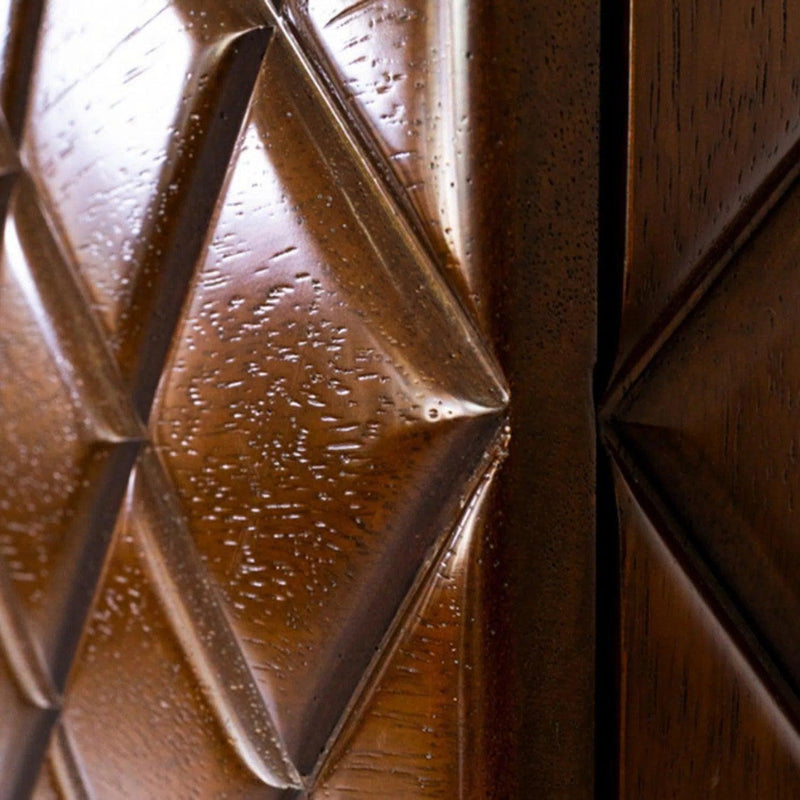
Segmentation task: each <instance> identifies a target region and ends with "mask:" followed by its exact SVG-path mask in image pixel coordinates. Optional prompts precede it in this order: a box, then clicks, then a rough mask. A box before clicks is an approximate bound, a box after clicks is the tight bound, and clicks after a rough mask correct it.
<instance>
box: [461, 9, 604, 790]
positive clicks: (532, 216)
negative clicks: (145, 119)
mask: <svg viewBox="0 0 800 800" xmlns="http://www.w3.org/2000/svg"><path fill="white" fill-rule="evenodd" d="M481 24H482V26H483V29H484V31H485V33H486V36H485V39H484V44H483V47H482V48H480V50H478V51H476V58H480V59H481V60H480V62H479V65H477V66H476V69H481V70H482V72H481V73H480V74H482V76H483V80H482V82H481V83H480V84H479V92H480V94H481V96H482V97H484V98H486V99H487V102H486V105H485V106H484V107H483V110H482V112H481V113H482V114H483V115H484V116H483V117H482V118H483V120H484V126H483V139H482V140H481V145H480V147H479V151H480V152H482V153H484V154H485V160H484V162H483V164H482V165H481V168H480V170H479V172H478V175H477V177H476V180H477V181H478V182H479V186H480V189H481V198H482V199H481V207H482V209H483V210H484V214H485V216H484V219H486V220H490V221H491V223H492V227H491V228H490V229H489V230H491V231H492V233H493V235H492V236H488V237H486V239H484V240H483V242H482V244H481V246H482V247H483V248H485V252H486V253H487V257H491V258H492V260H493V261H492V262H491V263H495V264H497V265H498V267H497V280H496V283H495V284H494V285H495V287H496V288H495V303H496V306H495V307H496V309H497V311H496V314H495V317H494V320H493V328H494V331H495V335H496V337H497V340H498V342H499V352H500V358H501V361H502V364H503V368H504V370H505V373H506V375H507V376H508V379H509V383H510V386H511V396H512V398H513V399H512V401H511V406H510V411H511V430H512V435H511V444H510V449H509V458H508V462H507V467H506V468H505V470H504V472H503V473H502V474H501V476H500V491H499V494H498V496H499V503H498V506H497V510H496V514H497V520H498V528H499V534H498V539H497V541H498V556H497V558H498V560H499V563H500V564H501V565H502V568H501V569H497V568H493V569H490V570H489V573H490V577H491V576H493V579H494V580H495V581H496V582H495V584H494V585H495V588H496V591H497V599H496V600H495V602H498V600H499V599H500V598H502V597H503V596H504V595H505V597H506V598H507V616H506V619H507V620H508V621H507V623H506V626H505V627H503V626H502V625H501V623H502V618H501V623H498V625H497V627H496V630H497V631H498V633H497V635H496V637H494V640H493V642H494V643H493V644H491V643H490V648H491V649H490V653H494V658H495V663H496V664H497V665H498V666H497V670H496V677H495V681H496V683H495V696H496V697H497V698H499V699H500V702H499V704H498V707H497V710H496V712H495V713H496V714H497V725H496V727H495V729H496V730H497V731H502V730H503V728H505V729H506V730H508V731H509V732H510V734H509V738H510V742H509V745H508V747H507V748H506V752H505V753H502V755H501V757H500V763H501V770H500V777H499V778H498V783H497V787H498V788H497V793H496V794H494V795H492V796H493V797H497V798H511V797H514V798H517V797H518V798H525V800H527V799H528V798H532V797H542V798H545V797H559V798H575V800H578V799H579V798H580V799H581V800H583V799H584V798H586V797H588V796H590V795H591V793H592V791H593V789H594V740H593V735H594V690H595V689H594V636H595V631H594V602H595V590H594V585H595V584H594V555H595V504H594V494H595V463H594V408H593V405H594V404H593V400H592V369H593V366H594V362H595V349H596V336H595V324H596V317H595V303H596V270H597V196H598V195H597V191H598V190H597V186H598V183H597V181H598V161H599V152H598V142H597V128H598V113H599V109H598V94H599V93H598V62H599V38H600V17H599V7H598V5H597V4H596V3H593V2H583V0H581V1H580V2H572V3H570V4H569V6H568V7H567V6H565V5H564V4H563V3H561V2H550V0H545V1H544V2H535V3H531V2H529V0H514V2H509V3H506V4H504V6H503V9H502V11H499V10H498V7H495V6H493V5H491V4H486V7H485V8H484V12H483V15H482V18H481ZM488 98H494V102H493V107H492V105H490V103H489V101H488ZM515 762H516V763H515ZM509 778H511V779H513V780H516V781H517V785H516V786H515V787H514V788H513V789H512V788H508V789H504V788H503V786H504V781H508V780H509Z"/></svg>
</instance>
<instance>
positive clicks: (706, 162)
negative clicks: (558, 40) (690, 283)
mask: <svg viewBox="0 0 800 800" xmlns="http://www.w3.org/2000/svg"><path fill="white" fill-rule="evenodd" d="M798 35H800V4H798V3H796V2H793V1H792V0H785V1H784V2H767V3H763V2H762V3H756V2H749V1H748V2H722V1H721V0H712V2H697V0H675V1H674V2H671V3H663V2H659V0H644V2H635V3H632V4H631V37H632V39H631V63H630V86H631V94H630V103H631V109H630V120H631V127H630V152H629V175H628V197H627V209H628V219H627V227H628V231H627V254H626V271H625V284H624V298H623V303H624V308H623V315H622V336H621V346H620V354H619V355H620V360H622V359H624V357H625V356H627V355H628V354H629V353H630V351H631V349H632V348H633V347H634V346H635V345H636V346H640V347H641V346H644V345H646V344H647V342H646V341H643V340H642V337H643V336H644V335H645V334H646V333H647V330H648V328H650V326H652V325H653V324H654V323H656V320H657V318H658V316H659V315H660V314H661V313H662V312H664V311H665V310H666V311H667V314H668V315H670V314H671V312H674V311H675V308H674V307H673V308H671V309H668V308H667V307H668V305H669V304H670V302H671V301H677V302H678V303H680V302H682V299H685V298H681V297H679V295H678V293H679V290H680V287H681V286H682V285H683V284H684V283H685V282H686V281H687V279H689V277H690V275H691V273H692V271H693V270H695V269H696V268H698V267H699V268H700V269H701V270H702V269H703V268H705V267H708V266H710V265H712V264H713V263H714V262H716V261H717V260H718V259H719V258H720V257H721V256H722V255H723V253H724V251H725V248H726V247H727V246H728V245H729V244H730V243H731V242H732V241H733V239H734V238H735V236H736V235H737V234H738V233H739V232H740V231H741V230H742V229H743V228H744V227H745V226H746V224H747V222H748V220H749V219H750V217H751V216H752V215H753V214H754V213H757V212H758V211H759V210H760V207H761V206H762V203H763V201H764V200H765V199H766V198H767V197H768V196H769V192H770V190H771V187H772V186H773V184H774V183H775V182H776V181H778V180H779V179H780V177H781V176H782V175H783V174H785V173H786V172H787V171H788V170H790V169H793V168H794V166H795V164H796V155H793V154H792V153H793V151H792V148H793V146H794V145H795V143H796V142H797V139H798V132H800V113H798V108H799V107H800V106H799V105H798V100H799V99H800V55H798V53H797V51H796V49H795V48H794V47H793V42H795V41H796V40H797V37H798ZM783 159H786V160H785V161H783ZM663 322H664V320H661V322H660V323H659V325H660V324H663ZM656 333H657V332H656Z"/></svg>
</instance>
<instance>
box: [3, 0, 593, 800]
mask: <svg viewBox="0 0 800 800" xmlns="http://www.w3.org/2000/svg"><path fill="white" fill-rule="evenodd" d="M0 16H2V18H3V19H5V20H8V25H7V32H6V36H5V37H4V40H3V45H2V48H0V60H1V61H2V64H3V75H2V80H0V106H1V107H2V109H3V112H4V116H5V117H6V120H7V124H6V121H5V120H4V121H2V123H0V151H1V154H0V155H1V157H0V172H1V173H2V175H1V176H0V190H2V192H1V194H0V197H1V198H2V201H3V204H2V207H3V241H2V252H0V312H2V318H0V381H2V383H0V448H2V462H0V547H1V548H2V551H1V552H0V555H2V562H0V654H2V656H1V657H0V704H1V705H0V797H2V798H3V800H5V798H6V797H8V798H13V800H16V798H22V797H29V796H33V797H36V798H51V797H70V798H72V797H79V798H95V797H96V798H103V800H105V799H106V798H111V799H112V800H113V798H115V797H120V798H122V797H125V798H131V797H132V798H139V797H141V798H146V797H201V798H205V797H208V798H212V797H213V798H217V797H235V798H239V797H242V798H246V797H263V798H277V797H281V798H295V797H302V798H322V797H326V798H327V797H332V798H333V797H342V798H344V797H347V798H350V797H363V798H373V797H387V798H406V797H408V798H414V797H420V798H423V797H430V798H434V797H448V798H449V797H458V798H476V799H477V798H498V800H500V799H502V800H505V798H512V797H520V798H529V797H531V796H536V797H550V796H558V797H574V798H583V797H586V796H587V795H588V794H590V793H591V791H592V788H593V782H594V754H593V746H594V743H593V712H594V672H593V668H594V665H593V653H594V617H593V605H594V582H593V573H594V516H595V510H594V477H595V476H594V450H593V442H594V418H593V401H592V396H591V381H592V365H593V363H594V359H595V311H596V308H595V306H596V303H595V270H596V258H597V243H596V242H597V203H596V195H597V165H598V140H597V124H598V88H597V71H598V46H599V39H598V37H599V27H598V26H599V8H598V6H597V4H596V3H595V2H590V1H589V0H587V1H586V2H580V3H578V4H575V5H574V6H573V7H572V9H571V10H570V11H569V13H566V14H565V13H564V9H563V6H562V5H561V4H558V3H553V2H546V3H537V4H530V3H527V2H522V0H509V2H506V3H504V4H503V6H502V8H500V7H494V6H490V5H489V4H479V3H469V4H464V3H460V2H457V0H452V2H441V3H440V2H433V0H415V1H414V2H413V3H402V4H401V3H393V2H385V3H384V2H359V3H355V4H349V3H340V2H335V0H330V2H327V1H326V2H318V0H308V2H302V1H301V0H297V1H296V2H295V1H294V0H293V1H292V2H285V3H283V4H275V5H274V6H273V4H271V3H264V2H261V0H258V2H256V1H255V0H252V1H251V0H241V1H239V0H237V1H236V2H230V3H221V4H220V3H213V2H207V0H191V1H190V0H178V1H177V2H173V3H164V2H161V1H160V0H144V1H143V2H141V1H140V0H124V1H123V2H121V3H118V4H117V5H116V6H115V8H114V10H113V13H108V14H102V13H98V12H97V8H96V7H95V5H94V4H93V3H92V2H88V0H74V1H73V0H70V2H64V0H41V2H39V1H38V0H37V2H27V1H21V2H17V1H16V0H9V2H5V3H0ZM7 129H8V130H7ZM508 384H511V388H512V392H513V393H514V395H515V398H516V399H515V400H514V401H512V404H511V405H509V397H508ZM509 430H510V431H511V433H510V439H509Z"/></svg>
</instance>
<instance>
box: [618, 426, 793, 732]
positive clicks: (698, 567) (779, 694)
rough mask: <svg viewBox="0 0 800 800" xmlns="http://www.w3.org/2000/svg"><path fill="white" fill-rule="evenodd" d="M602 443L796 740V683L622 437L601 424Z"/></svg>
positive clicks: (619, 433) (622, 435)
mask: <svg viewBox="0 0 800 800" xmlns="http://www.w3.org/2000/svg"><path fill="white" fill-rule="evenodd" d="M603 440H604V443H605V445H606V447H607V449H608V450H609V452H610V454H611V456H612V460H613V462H614V464H615V465H616V467H617V468H618V470H619V472H620V474H621V475H622V477H623V478H624V479H625V482H626V483H627V484H628V486H629V488H630V490H631V492H632V494H633V496H634V497H635V498H636V501H637V502H638V503H639V505H640V506H641V507H642V509H643V510H644V512H645V513H646V514H647V516H648V517H649V518H650V520H651V521H652V522H653V527H654V528H655V530H656V531H657V532H658V533H659V535H660V536H661V538H662V540H663V541H664V543H665V544H666V546H667V548H668V549H669V551H670V552H671V553H672V554H673V556H674V557H675V558H676V559H677V561H678V563H679V564H680V565H681V568H682V569H683V571H684V572H685V573H686V574H687V575H688V576H689V578H691V580H692V582H693V583H694V585H695V587H696V589H697V591H698V594H699V595H700V596H701V597H702V598H703V600H704V601H705V603H706V604H707V605H708V607H709V608H710V609H711V611H712V612H713V614H714V615H715V616H716V617H717V619H718V620H719V623H720V625H722V627H723V628H724V629H725V630H726V632H727V633H728V635H729V636H730V637H731V639H732V641H733V642H734V643H735V644H736V646H737V648H738V649H739V650H740V651H741V652H742V654H743V656H744V657H745V659H746V660H747V662H748V663H749V664H750V666H751V668H752V669H753V672H754V674H755V675H756V676H757V677H758V679H759V680H760V681H761V683H763V684H764V685H765V687H766V688H767V690H768V691H769V692H770V693H771V694H772V696H773V697H774V698H775V700H776V703H777V704H778V706H779V707H780V708H781V710H782V711H783V713H784V714H785V715H786V717H787V719H788V720H789V721H790V722H791V725H792V727H793V728H794V730H795V731H796V732H797V734H798V735H799V736H800V695H799V694H798V687H797V685H796V683H795V681H794V680H793V679H792V677H791V676H790V675H789V673H788V672H787V671H786V670H785V669H784V667H783V665H782V664H781V663H780V661H779V660H778V659H777V658H775V657H773V655H772V654H771V653H770V652H769V650H768V649H767V647H766V646H765V644H764V642H763V640H762V639H761V637H760V636H759V635H758V633H757V631H756V630H755V629H754V627H753V626H752V625H751V623H750V621H749V620H748V618H747V616H746V613H745V612H744V611H743V610H742V609H741V608H740V606H739V604H738V603H737V602H736V600H735V599H734V597H733V596H732V595H731V593H730V592H729V591H728V589H727V588H726V587H725V585H724V584H723V583H722V581H721V580H720V579H719V578H718V577H717V575H716V574H715V572H714V570H713V567H712V566H711V565H709V564H708V563H707V562H706V560H705V559H704V558H703V556H702V555H701V554H700V553H699V552H698V550H697V548H696V547H695V545H694V544H693V542H692V541H691V540H690V538H689V537H688V536H687V534H686V532H685V531H684V529H683V526H682V525H680V523H679V522H678V521H677V520H676V519H675V516H674V514H673V513H672V511H671V510H670V508H669V507H668V505H667V503H666V502H665V501H664V500H663V499H662V498H661V496H660V494H659V492H658V491H657V489H656V488H655V487H654V486H653V483H652V481H651V480H650V479H649V477H648V476H647V474H646V473H645V472H644V471H643V470H642V469H640V468H639V466H638V464H637V463H636V460H635V459H634V458H633V456H632V455H631V452H630V450H629V449H628V447H627V446H626V445H625V443H624V434H621V432H620V431H618V430H616V429H615V428H614V427H613V426H612V425H610V424H606V425H605V426H604V427H603Z"/></svg>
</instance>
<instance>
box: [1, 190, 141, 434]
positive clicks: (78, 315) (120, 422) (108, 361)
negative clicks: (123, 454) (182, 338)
mask: <svg viewBox="0 0 800 800" xmlns="http://www.w3.org/2000/svg"><path fill="white" fill-rule="evenodd" d="M42 228H44V229H45V230H47V231H48V233H50V234H51V236H42V235H41V230H42ZM55 242H56V240H55V238H54V237H53V236H52V229H51V226H50V225H49V224H48V221H47V220H46V218H45V216H44V214H43V212H42V209H41V207H40V206H39V203H38V202H37V198H36V194H35V190H34V188H33V185H32V183H31V182H30V180H29V179H28V178H27V176H25V175H21V176H20V177H19V178H18V179H17V182H16V184H15V186H14V188H13V189H12V196H11V200H10V213H9V216H8V218H7V221H6V225H5V231H4V247H5V248H6V250H7V251H8V254H9V257H8V259H7V266H8V269H9V271H10V273H11V274H12V275H13V277H14V279H15V280H16V282H17V284H18V285H19V287H20V288H21V290H22V292H23V294H24V296H25V300H26V302H27V303H28V306H29V307H30V309H31V311H32V312H33V314H34V316H35V319H36V323H37V325H38V327H39V330H40V331H41V333H42V336H43V337H44V340H45V343H46V344H47V348H48V350H49V351H50V353H51V354H52V356H53V360H54V362H55V364H56V366H57V368H58V370H59V372H60V374H61V378H62V381H63V383H64V385H65V387H66V388H67V390H68V391H69V392H70V394H71V395H72V399H73V402H74V403H75V405H76V407H77V408H80V409H86V410H87V411H88V412H89V413H90V414H91V415H92V417H93V419H92V424H91V430H89V431H88V433H89V434H90V435H92V436H93V437H95V438H98V439H100V440H101V441H107V442H119V441H126V440H139V439H142V438H143V431H142V428H141V426H140V425H139V424H137V422H136V416H135V414H134V412H133V407H132V406H131V405H130V402H129V401H128V398H127V395H126V393H125V392H124V390H123V389H122V382H121V378H120V376H119V372H118V370H117V369H116V365H115V363H114V360H113V357H112V355H111V353H110V352H109V350H108V347H107V345H106V343H105V340H104V338H103V335H102V333H101V332H100V329H99V327H98V325H97V324H96V322H95V320H94V316H93V314H92V313H91V312H90V311H89V304H88V302H87V300H86V298H85V297H84V296H83V293H82V291H81V290H80V288H79V281H78V279H77V277H76V276H75V274H74V272H73V271H72V269H71V267H70V265H69V263H68V262H67V260H66V259H65V258H64V257H63V255H62V254H61V252H60V251H59V249H58V247H57V245H56V243H55Z"/></svg>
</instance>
